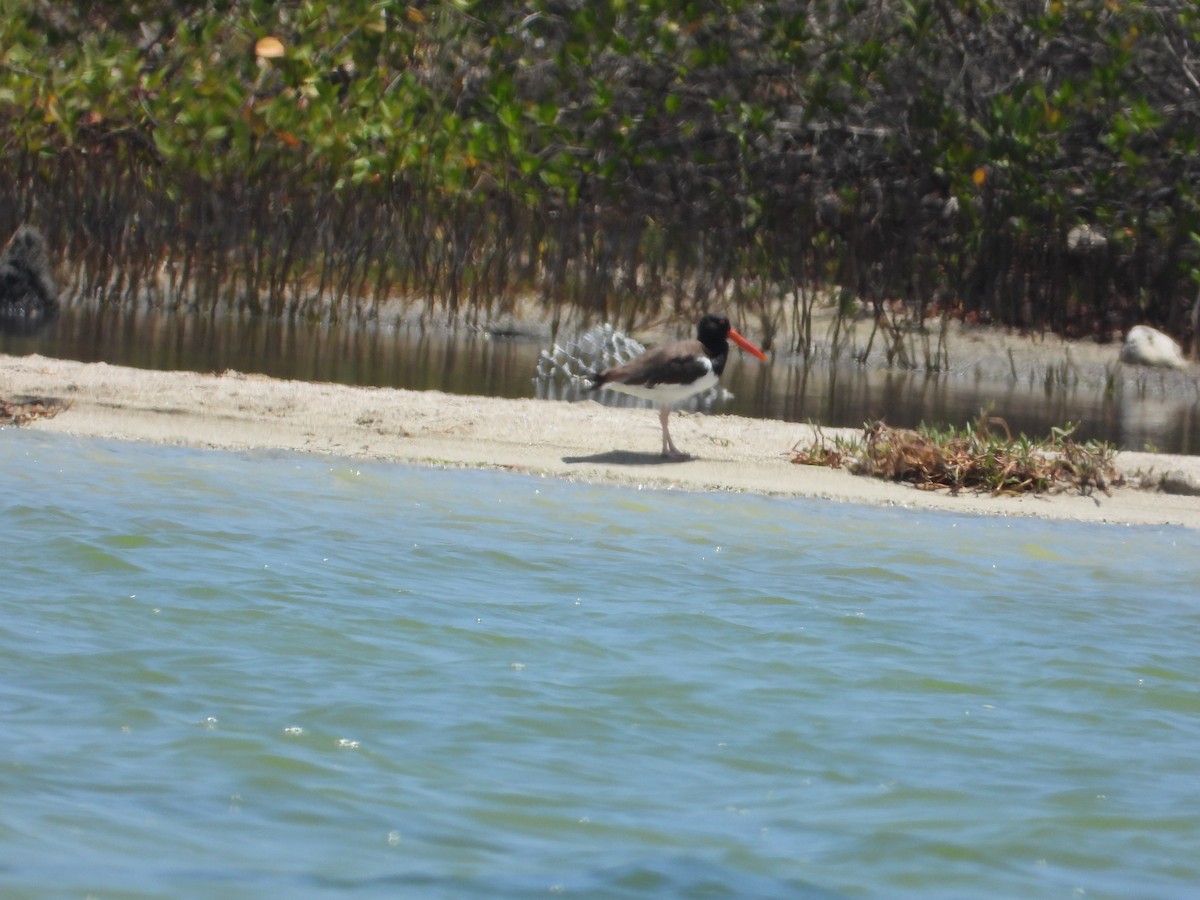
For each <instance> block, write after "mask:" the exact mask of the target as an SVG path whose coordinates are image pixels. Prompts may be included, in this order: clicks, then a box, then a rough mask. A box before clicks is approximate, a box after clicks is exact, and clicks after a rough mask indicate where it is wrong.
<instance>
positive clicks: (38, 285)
mask: <svg viewBox="0 0 1200 900" xmlns="http://www.w3.org/2000/svg"><path fill="white" fill-rule="evenodd" d="M58 308H59V307H58V290H57V289H56V288H55V286H54V277H53V275H52V274H51V272H50V261H49V254H48V253H47V252H46V239H45V238H44V237H42V233H41V232H40V231H38V230H37V229H36V228H33V227H32V226H30V225H22V226H21V227H20V228H18V229H17V231H16V233H15V234H14V235H13V236H12V237H11V238H10V239H9V241H8V243H7V244H6V245H5V246H4V250H3V251H0V330H2V331H4V332H7V333H8V334H33V333H34V332H36V331H38V330H40V329H41V328H43V327H44V326H46V325H48V324H50V323H51V322H53V321H54V320H55V319H57V318H58Z"/></svg>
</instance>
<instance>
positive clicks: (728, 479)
mask: <svg viewBox="0 0 1200 900" xmlns="http://www.w3.org/2000/svg"><path fill="white" fill-rule="evenodd" d="M0 397H3V398H4V399H7V400H10V401H11V400H14V399H17V398H21V397H44V398H53V399H56V400H60V401H64V402H66V403H69V404H70V407H69V408H68V409H66V410H65V411H63V412H61V413H60V414H59V415H57V416H56V417H54V418H45V419H38V420H36V421H33V422H31V423H29V424H28V425H27V426H25V427H28V428H33V429H36V430H39V431H51V432H59V433H63V434H72V435H83V436H90V437H103V438H115V439H119V440H131V441H148V442H152V443H160V444H175V445H183V446H190V447H200V448H212V449H220V450H252V449H282V450H296V451H302V452H306V453H321V454H332V455H337V456H345V457H368V458H372V459H384V460H392V461H395V462H401V463H407V464H416V465H433V466H468V467H482V468H493V469H506V470H513V471H520V472H527V473H531V474H540V475H545V476H550V477H556V478H566V479H573V480H577V481H586V482H597V483H612V484H623V485H639V486H646V487H653V488H661V489H671V488H674V489H684V490H721V491H748V492H754V493H759V494H768V495H779V496H792V497H820V498H826V499H830V500H836V501H843V502H848V503H863V504H874V505H880V506H897V507H906V508H912V509H932V510H945V511H949V512H956V513H968V514H982V515H995V516H1028V517H1037V518H1044V519H1066V520H1075V521H1085V522H1105V523H1114V524H1136V525H1165V524H1170V525H1182V526H1185V527H1188V528H1200V497H1195V496H1181V495H1174V494H1165V493H1161V492H1159V491H1151V490H1144V489H1140V488H1134V487H1125V488H1119V489H1117V490H1116V491H1114V493H1113V495H1112V496H1111V497H1108V496H1104V495H1103V494H1099V495H1096V496H1092V497H1083V496H1079V495H1078V494H1066V493H1063V494H1056V495H1053V496H1036V497H1032V496H1031V497H1021V498H1012V497H991V496H987V495H977V494H968V495H961V496H951V495H949V494H948V493H946V492H944V491H937V492H930V491H919V490H916V489H915V488H913V487H911V486H909V485H905V484H892V483H887V482H882V481H877V480H874V479H869V478H864V477H861V476H855V475H850V474H848V473H846V472H843V471H837V470H829V469H823V468H815V467H811V466H799V465H795V464H793V463H792V462H791V457H792V454H791V453H790V452H789V451H790V450H791V448H792V447H793V446H795V445H796V444H797V443H798V442H807V441H808V440H810V439H811V431H810V429H809V428H808V427H807V426H805V425H799V424H795V423H789V422H778V421H762V420H757V419H746V418H741V417H735V416H723V415H702V414H692V415H688V414H680V413H676V414H674V415H673V416H672V427H671V433H672V436H673V437H674V438H675V442H676V443H677V444H678V445H679V446H680V447H681V448H682V449H683V450H685V451H687V452H689V453H692V454H693V455H694V456H695V458H694V459H691V460H688V461H686V462H680V463H667V462H663V461H661V460H660V458H659V456H658V450H659V445H660V436H659V426H658V417H657V415H656V414H655V413H654V412H653V411H652V410H647V409H612V408H608V407H604V406H601V405H599V404H597V403H594V402H591V401H585V402H580V403H555V402H547V401H539V400H501V399H493V398H486V397H461V396H452V395H448V394H442V393H437V392H420V391H404V390H393V389H383V388H356V387H346V386H342V385H332V384H310V383H307V382H297V381H281V380H277V379H271V378H266V377H262V376H248V375H242V374H238V373H233V372H228V373H224V374H221V375H207V374H197V373H192V372H152V371H145V370H141V369H131V368H124V367H118V366H110V365H106V364H103V363H96V364H85V363H78V362H72V361H65V360H58V359H49V358H46V357H41V356H28V357H12V356H4V355H0ZM827 434H831V432H830V430H827ZM1119 464H1120V466H1121V468H1122V470H1123V471H1124V472H1126V473H1127V474H1128V475H1130V476H1136V475H1140V474H1141V473H1147V472H1152V473H1164V472H1168V471H1172V470H1179V471H1181V472H1183V473H1184V474H1185V475H1186V476H1187V477H1190V478H1192V479H1194V480H1198V481H1200V458H1196V457H1177V456H1165V455H1150V454H1144V453H1124V454H1122V455H1121V457H1120V460H1119ZM1133 480H1134V481H1136V480H1137V479H1136V478H1134V479H1133Z"/></svg>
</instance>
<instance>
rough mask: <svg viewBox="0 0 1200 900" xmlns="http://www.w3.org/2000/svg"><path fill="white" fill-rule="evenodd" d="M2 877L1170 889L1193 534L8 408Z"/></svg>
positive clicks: (1194, 603) (671, 891)
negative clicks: (604, 476) (23, 421)
mask: <svg viewBox="0 0 1200 900" xmlns="http://www.w3.org/2000/svg"><path fill="white" fill-rule="evenodd" d="M0 471H2V472H3V478H4V484H5V486H6V490H5V492H4V494H3V498H2V499H0V508H2V512H0V536H2V538H3V540H4V542H5V544H6V546H8V547H9V563H8V566H7V571H6V573H5V575H6V578H5V581H4V589H3V592H0V598H2V599H0V722H3V725H4V728H5V732H6V733H5V735H4V738H5V740H4V741H3V743H2V744H0V798H2V802H0V895H2V896H4V897H6V898H10V897H18V898H22V897H31V898H32V897H47V896H85V895H93V896H101V897H107V896H122V897H164V898H167V897H184V896H186V897H222V898H227V897H233V898H243V897H244V898H250V897H264V896H288V897H315V896H337V897H344V896H345V897H393V896H421V897H462V896H479V897H494V896H538V895H546V894H555V895H557V894H565V895H576V896H627V897H648V896H663V897H678V896H728V897H735V896H736V897H747V896H755V897H888V898H893V897H947V898H951V897H953V898H962V897H970V896H986V897H998V896H1005V897H1017V896H1020V897H1065V896H1082V895H1084V894H1085V893H1086V896H1088V897H1108V898H1129V897H1185V896H1190V895H1193V892H1194V889H1195V885H1196V884H1200V858H1198V857H1197V854H1196V852H1195V850H1196V847H1197V846H1198V845H1200V758H1198V757H1197V754H1196V748H1197V747H1198V746H1200V688H1198V687H1197V681H1198V678H1200V658H1198V657H1197V654H1196V647H1197V645H1198V644H1200V591H1197V589H1196V588H1197V583H1198V582H1200V554H1197V552H1196V537H1195V534H1194V533H1192V532H1189V531H1186V530H1183V529H1175V528H1122V527H1112V526H1087V525H1078V524H1065V523H1044V522H1036V521H1006V520H1000V519H988V518H973V517H960V516H953V515H935V514H927V513H915V512H908V511H896V510H886V509H874V508H867V507H858V506H851V505H838V504H833V503H828V502H821V501H812V500H790V499H789V500H783V499H768V498H759V497H752V496H740V495H712V494H682V493H677V492H670V491H658V492H652V491H637V490H633V489H621V488H612V487H592V486H586V485H577V484H570V483H566V482H562V481H556V480H551V479H535V478H530V477H525V476H517V475H511V474H499V473H490V472H472V471H466V472H463V471H439V470H429V469H420V468H407V467H400V466H393V465H387V464H382V463H379V464H366V463H362V462H351V461H346V460H339V459H322V458H313V457H304V456H296V455H288V454H268V453H258V454H246V455H243V454H226V453H217V452H202V451H192V450H181V449H171V448H158V447H150V446H142V445H136V444H120V443H109V442H102V441H93V440H78V439H73V438H69V437H64V436H59V435H47V434H39V433H31V432H23V431H14V430H3V431H0Z"/></svg>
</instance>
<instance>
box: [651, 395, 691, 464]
mask: <svg viewBox="0 0 1200 900" xmlns="http://www.w3.org/2000/svg"><path fill="white" fill-rule="evenodd" d="M670 415H671V407H670V406H668V405H667V404H665V403H664V404H663V405H662V408H661V409H660V410H659V411H658V421H660V422H661V423H662V431H663V448H662V455H663V457H664V458H665V459H687V458H688V455H687V454H686V453H681V452H680V451H679V448H678V447H676V446H675V442H674V441H673V440H671V429H670V428H669V427H667V418H668V417H669V416H670Z"/></svg>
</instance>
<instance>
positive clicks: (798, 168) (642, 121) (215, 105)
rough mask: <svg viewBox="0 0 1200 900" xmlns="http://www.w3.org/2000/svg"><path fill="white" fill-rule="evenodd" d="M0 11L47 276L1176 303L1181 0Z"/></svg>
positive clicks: (577, 292)
mask: <svg viewBox="0 0 1200 900" xmlns="http://www.w3.org/2000/svg"><path fill="white" fill-rule="evenodd" d="M9 6H10V7H12V8H14V9H16V10H17V11H18V13H19V14H15V15H10V16H8V18H7V19H5V20H4V21H3V22H0V47H3V48H5V49H4V50H3V51H2V53H0V123H2V127H3V134H4V143H3V146H2V147H0V173H2V174H3V176H4V183H5V184H6V185H8V190H7V192H6V195H7V196H6V198H5V200H4V201H3V202H2V203H0V229H4V230H11V229H13V228H15V227H16V225H17V224H18V223H19V222H22V221H30V222H33V223H34V224H36V225H38V227H40V228H41V229H42V231H43V232H44V233H45V234H46V235H47V237H48V238H49V240H50V242H51V245H52V246H53V247H55V248H56V249H57V250H58V252H59V253H60V254H61V256H62V258H63V259H64V261H65V262H66V266H65V268H68V269H69V271H70V277H69V278H68V279H65V280H67V282H68V284H69V285H70V286H71V287H72V288H73V292H74V294H75V295H76V296H77V297H79V298H84V299H99V300H102V301H104V302H132V301H134V300H147V299H148V300H150V301H152V302H157V303H171V304H175V303H182V304H187V305H193V306H198V307H200V308H205V309H207V308H215V307H220V306H226V305H227V306H230V307H233V308H243V309H247V310H250V311H253V312H266V313H275V314H280V313H287V314H305V315H333V316H335V317H344V316H348V315H353V314H357V313H361V312H363V311H364V310H366V311H370V309H372V308H374V305H375V303H376V302H377V301H379V300H382V299H383V298H385V297H392V296H397V295H399V296H410V297H411V296H417V297H421V298H422V302H423V303H425V304H426V308H428V309H433V308H435V307H444V308H445V309H446V310H449V311H452V312H466V313H467V314H479V313H485V312H486V313H491V312H495V311H497V310H499V309H503V308H504V307H505V306H506V305H507V304H509V303H511V302H512V300H513V298H515V297H517V296H521V295H528V294H532V295H533V296H536V297H538V298H540V299H541V301H542V302H543V303H544V305H545V308H546V309H547V311H548V313H550V314H557V313H558V312H561V311H562V310H563V309H564V308H565V307H571V308H576V309H582V310H583V311H584V313H585V315H587V316H590V317H594V318H601V317H602V318H608V319H615V320H617V321H633V320H637V319H642V318H646V317H651V316H657V315H663V314H673V313H681V314H687V315H691V314H692V313H693V312H694V310H695V309H696V308H698V307H703V306H707V305H710V304H713V303H717V302H720V303H722V304H723V305H728V306H734V307H737V308H738V309H739V310H740V312H741V313H742V315H753V316H758V317H760V318H761V322H762V326H763V329H764V330H765V331H766V332H767V334H768V335H770V333H771V332H772V330H773V329H774V328H776V327H778V321H777V320H776V318H775V316H776V313H777V312H778V310H779V309H781V308H783V309H786V308H788V306H789V305H790V306H791V307H792V308H794V309H795V310H796V311H798V312H799V313H800V315H799V316H798V317H797V318H796V321H795V323H794V325H793V326H792V330H791V331H790V332H789V333H788V334H787V338H788V340H789V342H791V343H793V344H795V345H797V346H798V347H799V348H801V349H804V348H805V347H806V346H807V342H808V339H809V336H810V335H809V334H808V332H807V331H806V330H805V326H804V323H805V321H806V317H805V315H804V313H806V312H808V311H811V308H812V304H813V303H814V302H816V299H817V298H827V297H830V296H832V297H833V298H835V299H836V298H838V297H842V298H846V299H853V300H856V301H857V300H862V301H865V302H866V303H867V304H868V308H869V309H872V310H873V311H874V312H875V313H876V314H877V315H878V316H880V317H881V319H882V318H890V319H892V320H895V318H896V316H898V315H900V316H903V317H906V318H912V319H918V320H919V319H921V318H923V317H924V316H926V315H929V314H932V313H937V312H945V313H948V314H954V315H962V316H966V317H970V318H978V319H982V320H990V321H995V322H1000V323H1006V324H1010V325H1014V326H1020V327H1040V328H1046V327H1049V328H1054V329H1057V330H1061V331H1066V332H1075V333H1096V334H1105V333H1107V332H1108V331H1110V330H1111V329H1112V328H1113V327H1116V326H1124V325H1128V324H1130V323H1132V322H1134V321H1135V320H1136V321H1146V322H1151V323H1154V324H1158V325H1160V326H1163V327H1166V328H1167V329H1169V330H1171V331H1173V332H1175V333H1176V334H1177V335H1180V336H1186V335H1187V330H1188V328H1189V327H1190V326H1189V320H1188V318H1187V315H1186V313H1187V311H1188V309H1189V308H1190V306H1191V300H1192V297H1193V296H1194V295H1195V292H1196V290H1197V281H1198V280H1200V238H1198V237H1197V233H1200V159H1198V156H1197V141H1198V139H1200V138H1198V135H1200V59H1198V58H1197V46H1198V43H1200V41H1198V38H1200V8H1198V7H1197V5H1196V4H1195V3H1193V2H1192V0H1159V2H1149V0H1071V2H1065V0H1038V2H1033V0H1011V2H1009V0H1005V2H1001V0H814V2H807V3H802V2H775V3H771V2H758V3H751V2H734V3H724V4H715V3H704V2H695V3H666V2H661V0H656V2H648V3H638V4H634V3H628V2H616V0H612V2H607V3H591V2H582V0H529V2H524V3H516V2H497V3H492V2H489V3H483V2H472V0H443V2H439V3H412V4H404V3H397V2H391V0H339V2H333V0H306V2H278V3H272V2H265V0H213V2H209V3H208V4H205V5H203V6H197V5H192V6H191V9H190V10H188V8H187V7H186V6H185V5H181V4H176V3H174V2H168V0H136V2H133V3H115V2H99V0H96V2H91V3H81V4H76V5H65V4H59V3H55V2H53V0H24V2H17V0H14V2H12V3H10V4H9ZM781 300H782V301H785V302H783V303H782V304H781V303H780V301H781Z"/></svg>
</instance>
